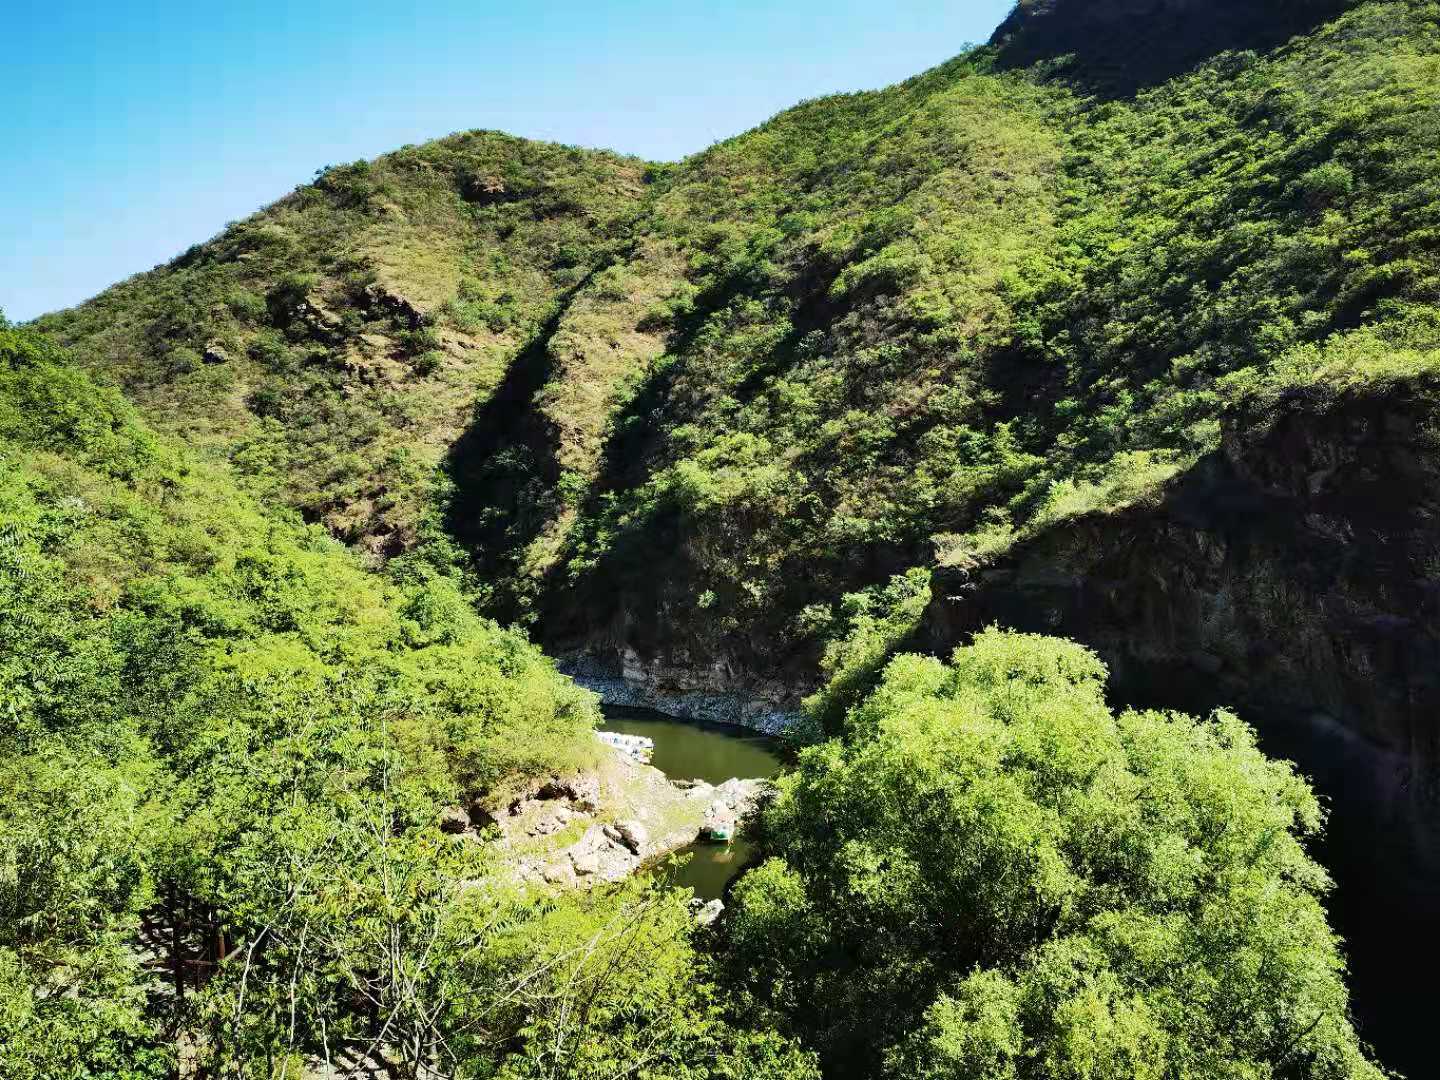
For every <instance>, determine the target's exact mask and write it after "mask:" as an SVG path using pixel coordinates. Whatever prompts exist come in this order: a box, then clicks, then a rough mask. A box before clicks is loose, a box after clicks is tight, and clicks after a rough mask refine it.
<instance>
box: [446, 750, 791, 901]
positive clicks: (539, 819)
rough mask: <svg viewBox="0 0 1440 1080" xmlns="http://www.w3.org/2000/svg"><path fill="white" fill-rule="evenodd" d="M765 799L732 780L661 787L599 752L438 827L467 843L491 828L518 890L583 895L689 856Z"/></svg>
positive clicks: (650, 773) (641, 770) (650, 775)
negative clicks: (705, 833) (706, 833)
mask: <svg viewBox="0 0 1440 1080" xmlns="http://www.w3.org/2000/svg"><path fill="white" fill-rule="evenodd" d="M771 790H772V785H771V784H770V782H769V781H768V780H757V779H745V778H740V777H736V778H733V779H730V780H726V781H725V782H724V783H722V784H709V783H706V782H704V781H691V780H670V779H669V778H667V777H666V776H665V774H664V773H662V772H661V771H660V770H659V769H657V768H655V767H653V766H651V765H644V764H641V763H640V762H638V761H635V760H633V759H631V758H629V757H627V756H626V755H624V754H622V753H619V752H618V751H615V750H614V749H613V748H609V747H607V748H606V749H605V753H604V754H603V756H602V758H601V761H600V764H599V765H597V766H596V767H595V768H594V769H593V770H591V771H586V772H583V773H578V774H575V775H571V776H563V777H562V776H552V777H547V778H544V779H541V780H537V781H535V782H533V783H531V784H530V785H529V786H528V787H526V788H525V789H523V790H521V791H520V792H518V793H514V794H511V795H510V796H509V797H508V798H507V799H506V800H505V801H504V802H503V804H498V805H497V804H495V803H487V802H485V801H481V802H478V803H476V804H475V805H473V806H471V807H468V808H459V807H457V808H453V809H451V810H450V811H447V813H446V817H445V822H444V823H445V827H446V828H447V829H448V830H449V831H451V832H455V833H465V834H471V835H475V836H477V837H478V836H480V835H482V834H484V833H486V832H488V831H490V830H491V829H492V827H493V829H494V830H495V831H496V832H498V837H497V842H498V844H499V845H500V846H501V848H502V849H503V850H505V851H506V853H507V855H508V857H509V861H510V862H511V865H512V866H513V867H514V869H515V872H516V874H517V875H518V877H519V878H520V879H521V880H522V881H525V882H527V883H531V884H543V885H549V886H556V887H562V888H586V887H589V886H591V885H593V884H595V883H596V882H607V881H619V880H621V879H622V878H625V877H628V876H629V875H630V874H633V873H635V872H636V871H638V870H640V869H642V868H644V867H646V866H649V865H652V864H654V863H656V862H658V861H660V860H661V859H664V858H665V857H666V856H668V855H672V854H674V853H675V852H677V851H680V850H682V849H683V848H686V847H689V846H690V845H691V844H693V843H695V842H696V840H698V839H700V837H701V832H702V829H706V828H711V827H714V826H715V825H717V824H720V825H728V826H729V827H730V828H731V829H732V830H734V829H736V828H741V827H743V823H744V821H745V819H746V818H747V817H748V816H749V815H750V814H752V813H753V812H754V810H755V809H756V807H757V806H758V805H759V804H760V802H761V801H762V800H763V799H764V798H765V797H766V796H767V795H768V793H769V792H770V791H771Z"/></svg>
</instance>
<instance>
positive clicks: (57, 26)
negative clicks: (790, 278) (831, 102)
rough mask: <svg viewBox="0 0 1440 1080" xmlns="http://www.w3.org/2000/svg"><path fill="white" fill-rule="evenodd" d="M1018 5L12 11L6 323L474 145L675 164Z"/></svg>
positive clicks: (164, 5)
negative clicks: (489, 140)
mask: <svg viewBox="0 0 1440 1080" xmlns="http://www.w3.org/2000/svg"><path fill="white" fill-rule="evenodd" d="M1010 6H1011V0H949V2H939V0H888V2H884V3H877V2H875V0H867V2H859V0H854V2H852V0H778V2H775V0H772V2H770V3H764V2H760V0H724V2H713V0H712V2H710V3H696V2H693V0H692V2H689V3H686V2H683V0H671V2H668V3H662V2H658V0H590V2H588V3H584V2H577V0H506V2H504V3H501V2H498V0H469V2H461V0H426V2H416V3H412V4H406V3H403V2H398V0H396V2H389V3H384V4H380V3H370V2H368V0H348V2H345V3H339V2H336V0H292V2H289V3H281V2H274V0H249V2H245V0H211V2H199V3H197V2H195V0H188V2H175V0H155V2H152V3H148V4H142V3H136V2H133V0H131V2H124V0H122V2H118V3H116V2H112V3H99V2H95V3H85V4H82V3H75V2H72V0H54V2H50V3H41V2H36V0H11V2H10V3H9V4H7V5H6V7H7V12H6V14H5V16H4V17H3V18H0V34H3V37H4V39H5V48H4V55H5V62H4V64H0V309H3V310H4V311H5V313H6V314H7V315H8V316H9V317H10V318H12V319H15V320H21V319H28V318H33V317H34V316H36V315H39V314H41V313H42V312H45V311H50V310H54V309H56V308H61V307H66V306H69V305H71V304H74V303H77V302H79V301H81V300H83V299H85V298H86V297H89V296H92V295H94V294H95V293H96V292H98V291H100V290H101V289H103V288H104V287H105V286H107V285H109V284H111V283H112V282H115V281H118V280H120V279H122V278H125V277H128V276H129V275H131V274H133V273H136V272H138V271H141V270H146V269H149V268H150V267H151V266H154V265H156V264H157V263H161V262H164V261H166V260H167V259H169V258H171V257H172V256H174V255H176V254H177V253H179V252H180V251H183V250H184V249H185V248H187V247H189V246H190V245H191V244H193V243H196V242H198V241H201V240H204V239H206V238H208V237H210V236H212V235H214V234H215V233H216V232H218V231H219V230H220V229H222V228H223V227H224V226H225V224H226V223H227V222H229V221H233V220H236V219H238V218H242V217H245V216H246V215H248V214H249V213H251V212H252V211H254V210H256V209H258V208H259V207H261V206H263V205H265V204H266V203H268V202H270V201H272V200H273V199H275V198H277V197H279V196H280V195H283V194H284V193H285V192H287V191H289V190H290V189H291V188H293V187H295V186H296V185H297V184H299V183H301V182H303V181H305V180H308V179H309V178H310V177H311V176H312V175H313V174H314V172H315V170H316V169H318V168H320V167H322V166H324V165H327V164H334V163H338V162H342V161H353V160H355V159H357V158H362V157H374V156H375V155H377V154H381V153H384V152H385V151H387V150H392V149H394V148H396V147H398V146H401V145H404V144H405V143H415V142H422V141H424V140H426V139H432V138H435V137H437V136H440V135H445V134H448V133H449V132H452V131H459V130H464V129H468V128H497V129H500V130H504V131H509V132H513V133H515V134H517V135H525V136H529V137H532V138H541V139H554V140H557V141H560V142H567V143H579V144H581V145H585V146H604V147H610V148H612V149H615V150H620V151H623V152H627V153H634V154H639V155H642V156H644V157H648V158H653V159H675V158H679V157H683V156H684V155H686V154H689V153H693V152H694V151H696V150H700V149H703V148H704V147H705V146H708V145H709V144H710V143H712V142H714V141H716V140H717V139H722V138H725V137H727V136H729V135H733V134H736V133H737V132H740V131H743V130H745V129H746V128H748V127H751V126H753V125H755V124H756V123H759V122H760V121H762V120H764V119H765V118H766V117H768V116H770V115H772V114H773V113H775V112H776V111H778V110H779V109H782V108H784V107H786V106H788V105H792V104H794V103H795V102H796V101H798V100H800V99H803V98H807V97H815V96H817V95H820V94H826V93H831V92H834V91H838V90H857V89H864V88H869V87H875V86H883V85H886V84H888V83H892V82H895V81H897V80H899V79H902V78H905V77H907V76H909V75H912V74H914V73H916V72H918V71H920V70H922V69H924V68H926V67H929V66H931V65H933V64H935V63H938V62H940V61H941V60H944V59H946V58H948V57H950V56H953V55H955V53H957V52H959V51H960V50H961V48H962V47H963V46H964V45H965V43H967V42H971V41H981V40H984V39H985V38H987V37H988V36H989V34H990V32H991V31H992V30H993V28H994V27H995V26H996V24H998V23H999V22H1000V20H1001V19H1002V18H1004V16H1005V14H1006V12H1007V11H1008V10H1009V8H1010Z"/></svg>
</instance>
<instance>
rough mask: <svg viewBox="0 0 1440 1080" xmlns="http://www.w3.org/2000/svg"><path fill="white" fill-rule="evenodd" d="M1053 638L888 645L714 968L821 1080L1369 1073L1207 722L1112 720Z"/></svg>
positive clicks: (1220, 718) (1249, 788)
mask: <svg viewBox="0 0 1440 1080" xmlns="http://www.w3.org/2000/svg"><path fill="white" fill-rule="evenodd" d="M1106 675H1107V672H1106V669H1105V667H1104V665H1103V664H1101V663H1100V661H1099V660H1098V659H1097V658H1096V657H1095V656H1094V655H1093V654H1091V653H1090V652H1088V651H1087V650H1085V649H1083V648H1081V647H1080V646H1077V645H1074V644H1071V643H1069V642H1064V641H1059V640H1054V639H1047V638H1042V637H1032V636H1023V635H1018V634H1010V633H1001V632H998V631H990V632H987V633H984V634H981V635H979V636H978V637H977V638H976V640H975V642H974V644H973V645H971V646H969V647H967V648H963V649H960V650H958V651H957V652H956V653H955V656H954V659H953V661H952V662H951V663H950V664H945V663H942V662H940V661H938V660H934V659H929V658H922V657H918V656H902V657H899V658H897V659H896V660H894V661H892V662H891V664H890V665H889V667H888V668H887V669H886V672H885V675H884V679H883V682H882V683H881V685H880V686H879V688H878V689H877V690H876V691H875V692H874V693H873V694H872V695H870V696H869V697H868V698H867V699H866V700H864V701H863V702H861V703H860V704H858V705H856V706H855V707H854V708H852V709H851V710H850V712H849V714H848V716H847V720H846V731H845V734H844V736H843V737H842V738H840V739H836V740H832V741H830V742H827V743H824V744H822V745H819V746H816V747H813V748H811V749H808V750H806V751H805V752H804V753H803V754H802V755H801V758H800V763H799V768H798V769H797V771H796V772H795V773H794V774H793V775H791V776H789V777H786V778H785V779H784V780H782V782H781V788H782V791H781V795H780V798H779V800H778V801H777V803H776V804H775V805H774V807H773V808H772V809H771V810H770V811H769V812H768V813H767V814H766V816H765V819H764V826H765V832H766V835H767V836H768V838H769V839H768V843H769V848H770V852H771V856H772V857H771V858H770V859H769V860H768V861H767V862H766V863H765V864H764V865H762V866H761V867H760V868H759V869H758V870H757V871H755V872H754V873H752V874H751V875H749V876H747V877H746V878H744V879H742V880H741V881H740V883H739V884H738V885H737V887H736V890H735V905H734V913H733V919H732V921H731V928H730V937H729V946H730V951H729V956H730V959H731V962H732V967H733V970H734V971H735V972H736V977H737V978H739V979H740V980H741V981H742V982H743V983H744V984H745V985H747V986H748V987H749V990H750V992H751V993H752V994H753V995H754V997H755V999H756V1000H757V1001H758V1002H760V1003H761V1004H763V1005H765V1006H766V1007H768V1008H770V1009H772V1010H773V1012H774V1015H775V1016H776V1017H777V1018H780V1019H782V1020H783V1021H784V1022H785V1023H786V1024H787V1025H789V1026H790V1027H791V1029H792V1030H794V1031H797V1032H800V1033H802V1034H803V1035H804V1036H805V1037H807V1038H808V1039H809V1040H811V1041H812V1043H813V1045H815V1046H816V1047H817V1048H818V1049H819V1050H820V1051H821V1053H822V1058H823V1060H824V1062H825V1064H826V1066H827V1072H828V1073H829V1074H832V1075H835V1076H854V1075H870V1074H873V1073H874V1072H884V1073H885V1074H886V1075H890V1076H895V1077H913V1076H922V1077H956V1078H959V1077H967V1078H969V1077H996V1078H998V1077H1014V1078H1022V1077H1025V1078H1030V1077H1033V1078H1037V1080H1038V1078H1041V1077H1045V1078H1054V1077H1077V1078H1078V1077H1087V1078H1094V1080H1099V1078H1109V1077H1114V1078H1117V1080H1118V1078H1120V1077H1139V1076H1155V1077H1159V1076H1205V1077H1242V1076H1246V1077H1248V1076H1297V1077H1298V1076H1303V1077H1326V1078H1339V1077H1376V1076H1379V1075H1381V1074H1380V1072H1379V1070H1378V1069H1377V1068H1376V1067H1375V1066H1373V1065H1372V1064H1370V1063H1369V1062H1368V1061H1367V1060H1366V1058H1365V1056H1364V1053H1363V1052H1362V1049H1361V1047H1360V1046H1359V1044H1358V1042H1357V1039H1356V1036H1355V1033H1354V1031H1353V1030H1352V1027H1351V1024H1350V1021H1349V1016H1348V999H1347V995H1346V991H1345V987H1344V984H1343V981H1342V974H1343V962H1342V960H1341V958H1340V955H1339V952H1338V949H1337V943H1336V939H1335V937H1334V935H1333V934H1332V932H1331V931H1330V929H1329V927H1328V926H1327V924H1326V920H1325V914H1324V911H1323V909H1322V907H1321V903H1320V900H1321V897H1322V896H1323V895H1324V892H1325V890H1326V888H1327V887H1328V881H1327V879H1326V876H1325V874H1324V872H1323V871H1322V870H1321V869H1320V867H1319V866H1317V865H1316V864H1315V863H1314V862H1313V861H1312V860H1311V859H1310V858H1309V856H1308V855H1307V854H1306V852H1305V849H1304V847H1303V843H1304V841H1306V840H1308V839H1312V838H1313V837H1314V836H1315V835H1316V834H1318V832H1319V830H1320V826H1321V822H1322V814H1321V810H1320V807H1319V805H1318V803H1317V802H1316V800H1315V797H1314V795H1313V794H1312V793H1311V792H1310V789H1309V788H1308V786H1307V785H1306V784H1305V782H1304V781H1303V780H1301V779H1300V778H1299V777H1297V776H1296V775H1295V773H1294V771H1293V769H1292V768H1291V767H1290V766H1289V765H1288V764H1285V763H1277V762H1271V761H1268V760H1267V759H1266V758H1265V757H1264V756H1263V755H1262V754H1261V753H1260V751H1259V750H1258V749H1257V747H1256V744H1255V736H1254V733H1253V732H1252V731H1251V730H1250V729H1249V728H1248V727H1246V726H1245V725H1244V724H1243V723H1241V721H1240V720H1238V719H1237V718H1236V717H1234V716H1233V715H1230V714H1228V713H1217V714H1216V715H1214V716H1212V717H1210V718H1209V719H1207V720H1196V719H1193V718H1191V717H1187V716H1182V715H1177V714H1162V713H1155V712H1126V713H1123V714H1120V715H1116V714H1115V713H1113V712H1112V711H1111V710H1110V709H1109V708H1108V707H1107V705H1106V703H1105V698H1104V689H1105V678H1106Z"/></svg>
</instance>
